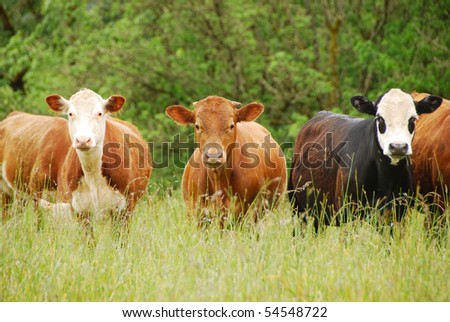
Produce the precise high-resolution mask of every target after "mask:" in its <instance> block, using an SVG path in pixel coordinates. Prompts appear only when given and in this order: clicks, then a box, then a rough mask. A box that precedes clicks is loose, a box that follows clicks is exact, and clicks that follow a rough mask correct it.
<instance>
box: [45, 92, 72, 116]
mask: <svg viewBox="0 0 450 322" xmlns="http://www.w3.org/2000/svg"><path fill="white" fill-rule="evenodd" d="M45 101H46V102H47V104H48V106H50V108H51V109H52V110H54V111H55V112H65V111H66V110H67V108H68V104H67V100H66V99H65V98H64V97H62V96H61V95H58V94H53V95H49V96H47V97H46V98H45Z"/></svg>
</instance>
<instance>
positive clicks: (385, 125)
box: [376, 89, 418, 164]
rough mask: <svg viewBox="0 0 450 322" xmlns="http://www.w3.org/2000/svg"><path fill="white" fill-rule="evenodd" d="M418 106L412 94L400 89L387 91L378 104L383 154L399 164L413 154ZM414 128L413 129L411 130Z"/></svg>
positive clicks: (379, 130)
mask: <svg viewBox="0 0 450 322" xmlns="http://www.w3.org/2000/svg"><path fill="white" fill-rule="evenodd" d="M417 117H418V116H417V112H416V106H415V104H414V101H413V99H412V97H411V95H409V94H406V93H404V92H402V91H401V90H399V89H391V90H390V91H389V92H387V93H386V94H385V95H384V96H383V97H382V99H381V101H380V102H379V103H378V106H377V121H376V122H377V136H378V142H379V144H380V147H381V149H382V150H383V154H384V155H386V156H388V157H389V158H390V159H391V163H392V164H397V163H398V162H399V161H400V160H401V159H403V158H404V157H405V156H406V155H411V154H412V149H411V142H412V138H413V136H414V125H411V123H415V121H416V119H417ZM411 129H412V131H411Z"/></svg>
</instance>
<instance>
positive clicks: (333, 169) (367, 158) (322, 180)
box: [288, 90, 436, 230]
mask: <svg viewBox="0 0 450 322" xmlns="http://www.w3.org/2000/svg"><path fill="white" fill-rule="evenodd" d="M352 104H353V105H354V106H355V107H356V108H357V109H358V110H360V111H361V112H365V113H368V114H371V115H374V116H375V118H374V119H362V118H355V117H350V116H345V115H340V114H335V113H329V112H319V113H318V114H317V115H316V116H315V117H314V118H312V119H311V120H310V121H309V122H307V123H306V124H305V126H304V127H303V128H302V129H301V131H300V132H299V134H298V137H297V139H296V143H295V146H294V155H293V161H292V170H291V175H290V179H289V186H288V189H289V191H290V197H291V200H292V201H293V203H294V212H295V213H298V214H300V213H303V212H312V213H313V217H314V225H315V228H316V230H317V229H318V222H319V218H318V217H319V216H321V217H322V216H323V217H322V218H323V220H324V223H325V224H330V223H331V221H332V220H333V217H334V214H336V212H337V211H338V210H339V209H340V208H341V207H342V205H343V204H344V202H351V201H360V202H361V203H362V204H363V205H367V204H369V205H372V206H378V207H380V208H384V210H385V213H386V214H388V213H390V210H391V207H392V201H393V200H394V199H395V198H396V197H397V196H399V195H400V194H402V193H405V192H409V191H412V189H413V185H412V184H413V178H412V170H411V165H410V160H409V155H411V153H412V149H411V139H412V136H413V133H414V125H415V122H416V119H417V114H421V113H425V112H431V111H433V110H434V109H435V108H436V102H435V101H433V102H432V103H430V102H428V101H423V102H420V103H417V104H414V102H413V100H412V99H411V97H410V96H409V97H408V95H407V94H405V93H403V92H401V91H400V90H391V91H389V92H387V93H386V94H384V95H383V96H382V97H380V98H379V99H378V101H377V102H376V103H375V104H374V103H372V102H371V101H369V100H367V99H366V98H364V97H361V96H357V97H354V98H352ZM395 113H397V114H395ZM398 213H399V214H400V216H401V214H402V211H399V212H398ZM336 219H337V220H338V218H336ZM337 224H339V222H337Z"/></svg>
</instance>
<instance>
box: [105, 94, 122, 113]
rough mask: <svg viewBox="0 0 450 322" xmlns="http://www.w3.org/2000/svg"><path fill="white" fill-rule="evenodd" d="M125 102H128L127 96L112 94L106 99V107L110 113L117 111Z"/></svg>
mask: <svg viewBox="0 0 450 322" xmlns="http://www.w3.org/2000/svg"><path fill="white" fill-rule="evenodd" d="M125 102H126V99H125V97H123V96H120V95H112V96H110V97H109V98H108V100H107V101H106V103H105V109H106V110H107V111H108V112H110V113H114V112H117V111H119V110H120V109H121V108H122V106H123V105H124V104H125Z"/></svg>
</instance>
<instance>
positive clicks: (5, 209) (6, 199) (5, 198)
mask: <svg viewBox="0 0 450 322" xmlns="http://www.w3.org/2000/svg"><path fill="white" fill-rule="evenodd" d="M1 195H2V196H1V202H2V204H1V207H2V223H3V224H5V223H6V221H7V220H8V217H9V206H10V203H11V200H12V198H11V196H10V195H9V194H7V193H5V192H1Z"/></svg>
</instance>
